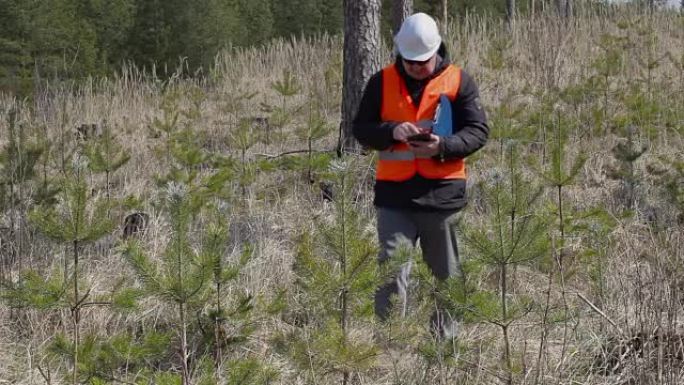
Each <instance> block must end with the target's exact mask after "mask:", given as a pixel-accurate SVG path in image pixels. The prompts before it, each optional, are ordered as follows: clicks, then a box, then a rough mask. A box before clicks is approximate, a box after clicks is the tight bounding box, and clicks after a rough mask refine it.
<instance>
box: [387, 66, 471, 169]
mask: <svg viewBox="0 0 684 385" xmlns="http://www.w3.org/2000/svg"><path fill="white" fill-rule="evenodd" d="M460 84H461V70H460V68H457V67H455V66H453V65H449V66H448V67H447V68H446V69H445V70H444V71H442V73H440V74H439V75H438V76H436V77H435V78H433V79H431V80H430V81H429V82H428V84H427V85H426V86H425V90H424V91H423V96H422V99H421V101H420V105H419V106H418V107H416V106H415V105H414V104H413V101H412V100H411V95H410V94H409V92H408V90H407V88H406V84H405V83H404V80H403V79H402V77H401V75H400V74H399V71H398V70H397V68H396V67H395V65H390V66H387V67H385V68H384V69H383V70H382V108H381V112H380V117H381V119H382V121H395V122H419V121H421V120H430V121H431V120H432V119H433V118H434V116H435V111H436V109H437V104H438V103H439V97H440V95H441V94H446V95H447V97H448V98H449V99H450V100H451V101H454V100H455V99H456V95H457V94H458V89H459V86H460ZM416 173H418V174H420V175H421V176H423V177H425V178H428V179H465V178H466V170H465V162H464V161H463V159H449V160H444V161H440V160H435V159H433V158H432V157H416V156H414V154H413V152H411V150H410V148H409V145H408V144H406V143H396V144H393V145H392V146H390V147H389V148H388V149H386V150H384V151H380V154H379V156H378V164H377V167H376V175H375V177H376V179H377V180H384V181H392V182H402V181H405V180H408V179H411V178H412V177H413V176H414V175H416Z"/></svg>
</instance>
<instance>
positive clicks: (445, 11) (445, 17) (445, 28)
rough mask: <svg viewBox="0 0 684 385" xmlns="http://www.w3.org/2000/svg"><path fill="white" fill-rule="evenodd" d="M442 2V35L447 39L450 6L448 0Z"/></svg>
mask: <svg viewBox="0 0 684 385" xmlns="http://www.w3.org/2000/svg"><path fill="white" fill-rule="evenodd" d="M441 3H442V36H443V37H444V39H446V37H447V34H448V33H449V28H448V27H449V24H448V23H449V7H448V3H447V0H441Z"/></svg>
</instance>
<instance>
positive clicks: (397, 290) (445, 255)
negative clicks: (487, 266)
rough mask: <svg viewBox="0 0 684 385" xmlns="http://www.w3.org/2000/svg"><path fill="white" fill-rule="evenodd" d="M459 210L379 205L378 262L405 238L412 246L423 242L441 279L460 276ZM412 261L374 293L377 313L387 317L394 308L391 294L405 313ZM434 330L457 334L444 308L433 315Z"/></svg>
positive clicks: (427, 259)
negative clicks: (457, 240) (455, 228)
mask: <svg viewBox="0 0 684 385" xmlns="http://www.w3.org/2000/svg"><path fill="white" fill-rule="evenodd" d="M457 212H458V211H435V212H420V211H411V210H402V209H394V208H384V207H377V222H378V238H379V241H380V254H379V256H378V261H379V263H383V262H384V261H387V260H388V259H389V258H391V257H392V253H393V251H394V248H395V247H396V244H397V241H398V240H399V239H400V238H401V237H404V238H406V239H408V240H409V241H410V242H411V243H412V244H413V245H415V244H416V242H417V241H418V242H420V248H421V250H422V253H423V260H424V261H425V263H426V264H427V265H428V266H429V267H430V269H431V270H432V274H433V275H434V276H435V277H436V278H437V279H440V280H444V279H447V278H448V277H451V276H454V275H460V263H459V257H458V250H457V244H456V237H455V234H454V231H453V224H454V222H455V221H456V213H457ZM411 266H412V264H411V261H409V262H407V263H405V264H404V265H402V267H401V268H400V271H398V272H397V275H396V277H395V278H394V279H393V280H392V281H391V282H388V283H386V284H384V285H382V286H380V287H379V288H378V290H377V291H376V293H375V314H376V315H377V316H378V318H380V319H381V320H386V319H387V318H388V317H389V314H390V311H391V302H390V297H391V296H392V295H397V296H398V298H397V300H398V302H397V305H398V306H401V309H400V314H401V316H404V315H405V314H406V308H407V304H408V287H409V275H410V274H411ZM431 326H432V328H433V329H432V330H433V331H435V332H438V333H439V335H440V336H442V337H452V336H453V335H455V333H456V330H455V329H456V326H457V325H456V322H455V321H453V320H452V319H451V317H450V316H449V315H448V314H447V312H446V311H444V310H443V309H440V308H437V309H436V310H435V313H434V314H433V315H432V317H431Z"/></svg>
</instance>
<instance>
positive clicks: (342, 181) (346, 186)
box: [290, 159, 379, 385]
mask: <svg viewBox="0 0 684 385" xmlns="http://www.w3.org/2000/svg"><path fill="white" fill-rule="evenodd" d="M331 169H332V175H331V177H332V179H333V180H334V183H335V186H336V187H337V189H338V193H337V194H336V198H335V200H334V213H333V214H332V216H331V217H330V218H321V219H319V220H317V221H316V226H315V230H314V231H313V232H311V233H310V232H304V233H302V234H301V235H300V239H299V242H298V253H297V259H296V262H295V271H296V273H297V284H298V285H297V286H298V289H299V291H300V296H299V298H300V299H301V301H302V303H301V305H302V306H303V307H304V309H305V310H304V311H305V312H306V314H307V316H306V317H305V318H307V319H308V320H309V321H310V322H309V323H308V325H306V326H304V327H303V328H302V329H299V330H297V331H296V332H295V333H294V335H293V336H291V337H292V338H293V340H294V342H293V343H292V344H291V349H290V354H291V357H292V358H293V360H294V361H295V362H296V363H297V364H299V365H300V366H301V368H302V369H303V370H304V371H305V372H307V373H309V374H310V376H311V377H313V380H314V382H316V377H317V376H322V375H324V374H325V373H336V374H339V375H340V377H341V378H340V380H341V381H340V382H341V383H342V384H343V385H346V384H348V383H349V381H350V378H351V377H350V376H351V374H352V373H353V372H355V371H361V370H364V369H367V368H368V367H370V366H372V364H373V358H374V357H375V356H376V354H377V352H376V347H375V346H374V344H373V343H370V342H368V340H369V339H370V338H369V337H365V338H359V335H358V333H359V331H360V329H361V328H363V327H364V326H366V327H367V326H368V325H369V324H368V321H369V320H370V319H372V317H373V306H372V298H373V293H374V291H375V289H376V287H377V285H378V283H379V279H378V278H377V277H378V274H377V266H376V255H377V249H376V247H375V243H374V236H373V233H372V231H371V229H369V228H368V227H367V226H366V220H365V219H364V218H363V216H361V215H360V214H359V212H358V208H357V207H356V206H355V204H354V203H353V201H352V194H353V192H354V189H355V186H356V180H355V178H354V175H355V170H356V169H355V167H354V163H353V162H352V161H350V160H349V159H347V160H341V161H336V162H335V163H334V164H333V165H332V166H331Z"/></svg>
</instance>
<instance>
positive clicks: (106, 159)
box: [83, 122, 131, 200]
mask: <svg viewBox="0 0 684 385" xmlns="http://www.w3.org/2000/svg"><path fill="white" fill-rule="evenodd" d="M83 152H84V154H85V155H86V156H87V157H88V168H89V169H90V171H92V172H95V173H104V174H105V186H106V192H107V200H109V199H110V188H111V187H110V178H111V174H112V173H113V172H116V170H118V169H119V168H121V166H123V165H124V164H126V162H128V160H129V159H130V158H131V156H130V155H129V154H128V151H127V150H125V149H123V148H122V146H121V144H120V143H119V142H118V141H117V139H116V136H115V135H114V133H113V132H112V129H111V127H110V126H109V125H107V123H106V122H104V123H103V124H102V134H101V135H100V136H99V137H97V138H95V139H94V140H89V141H86V142H85V143H84V144H83Z"/></svg>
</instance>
